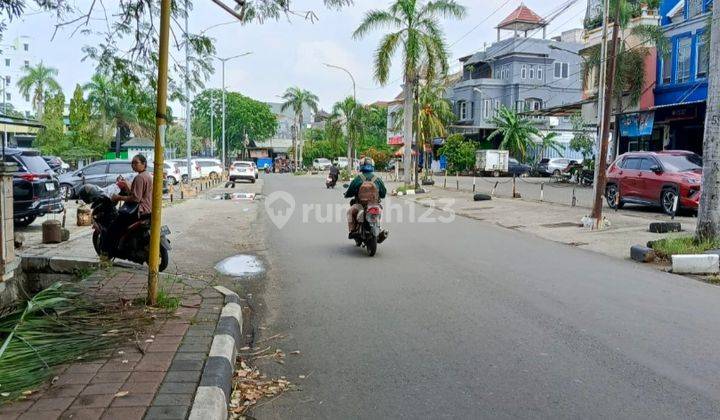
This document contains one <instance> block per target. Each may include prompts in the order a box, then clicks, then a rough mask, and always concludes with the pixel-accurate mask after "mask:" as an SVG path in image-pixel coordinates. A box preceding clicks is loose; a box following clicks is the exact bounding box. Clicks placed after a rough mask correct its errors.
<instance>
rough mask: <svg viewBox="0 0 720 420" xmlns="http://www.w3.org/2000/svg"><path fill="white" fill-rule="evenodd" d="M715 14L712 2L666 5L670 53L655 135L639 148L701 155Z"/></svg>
mask: <svg viewBox="0 0 720 420" xmlns="http://www.w3.org/2000/svg"><path fill="white" fill-rule="evenodd" d="M711 10H712V1H711V0H688V1H685V0H662V2H661V4H660V25H661V26H662V29H663V32H664V34H665V36H666V38H667V40H668V41H669V48H668V50H667V52H666V53H665V54H662V55H661V56H660V57H658V59H657V82H656V86H655V107H654V111H655V115H654V128H653V136H652V137H651V138H650V139H641V140H644V142H643V143H640V144H639V145H638V148H642V149H646V150H662V149H684V150H691V151H694V152H697V153H702V144H703V134H704V133H703V129H704V123H705V106H706V104H705V101H706V99H707V90H708V84H707V76H708V71H709V69H708V62H709V49H708V44H709V41H710V40H709V33H708V29H709V28H707V24H708V22H709V20H708V16H709V15H710V14H711V13H712V12H711ZM716 71H717V69H716ZM653 139H659V141H653Z"/></svg>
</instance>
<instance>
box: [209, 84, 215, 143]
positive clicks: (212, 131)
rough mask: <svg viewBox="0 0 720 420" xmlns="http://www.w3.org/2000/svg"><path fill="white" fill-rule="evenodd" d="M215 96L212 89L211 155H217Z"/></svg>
mask: <svg viewBox="0 0 720 420" xmlns="http://www.w3.org/2000/svg"><path fill="white" fill-rule="evenodd" d="M214 124H215V98H213V97H212V91H210V156H212V157H215V126H214Z"/></svg>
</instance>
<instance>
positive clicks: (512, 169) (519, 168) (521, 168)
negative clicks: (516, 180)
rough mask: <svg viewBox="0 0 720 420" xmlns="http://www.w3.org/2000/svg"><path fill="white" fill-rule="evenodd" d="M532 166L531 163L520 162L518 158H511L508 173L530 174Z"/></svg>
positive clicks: (516, 174)
mask: <svg viewBox="0 0 720 420" xmlns="http://www.w3.org/2000/svg"><path fill="white" fill-rule="evenodd" d="M531 169H532V168H530V166H529V165H525V164H523V163H520V162H518V160H517V159H514V158H510V159H509V160H508V173H509V174H510V175H515V176H528V174H530V170H531Z"/></svg>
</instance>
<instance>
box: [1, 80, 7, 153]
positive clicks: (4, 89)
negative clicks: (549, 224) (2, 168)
mask: <svg viewBox="0 0 720 420" xmlns="http://www.w3.org/2000/svg"><path fill="white" fill-rule="evenodd" d="M2 82H3V115H5V116H7V93H6V91H7V79H6V78H5V76H3V77H2ZM7 147H8V146H7V124H5V129H4V130H3V156H5V152H4V150H5V149H6V148H7Z"/></svg>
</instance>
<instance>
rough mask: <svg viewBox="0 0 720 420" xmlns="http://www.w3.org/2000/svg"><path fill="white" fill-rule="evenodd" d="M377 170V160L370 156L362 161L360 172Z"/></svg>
mask: <svg viewBox="0 0 720 420" xmlns="http://www.w3.org/2000/svg"><path fill="white" fill-rule="evenodd" d="M374 170H375V161H374V160H372V159H371V158H369V157H366V158H365V159H363V160H361V161H360V172H372V171H374Z"/></svg>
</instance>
